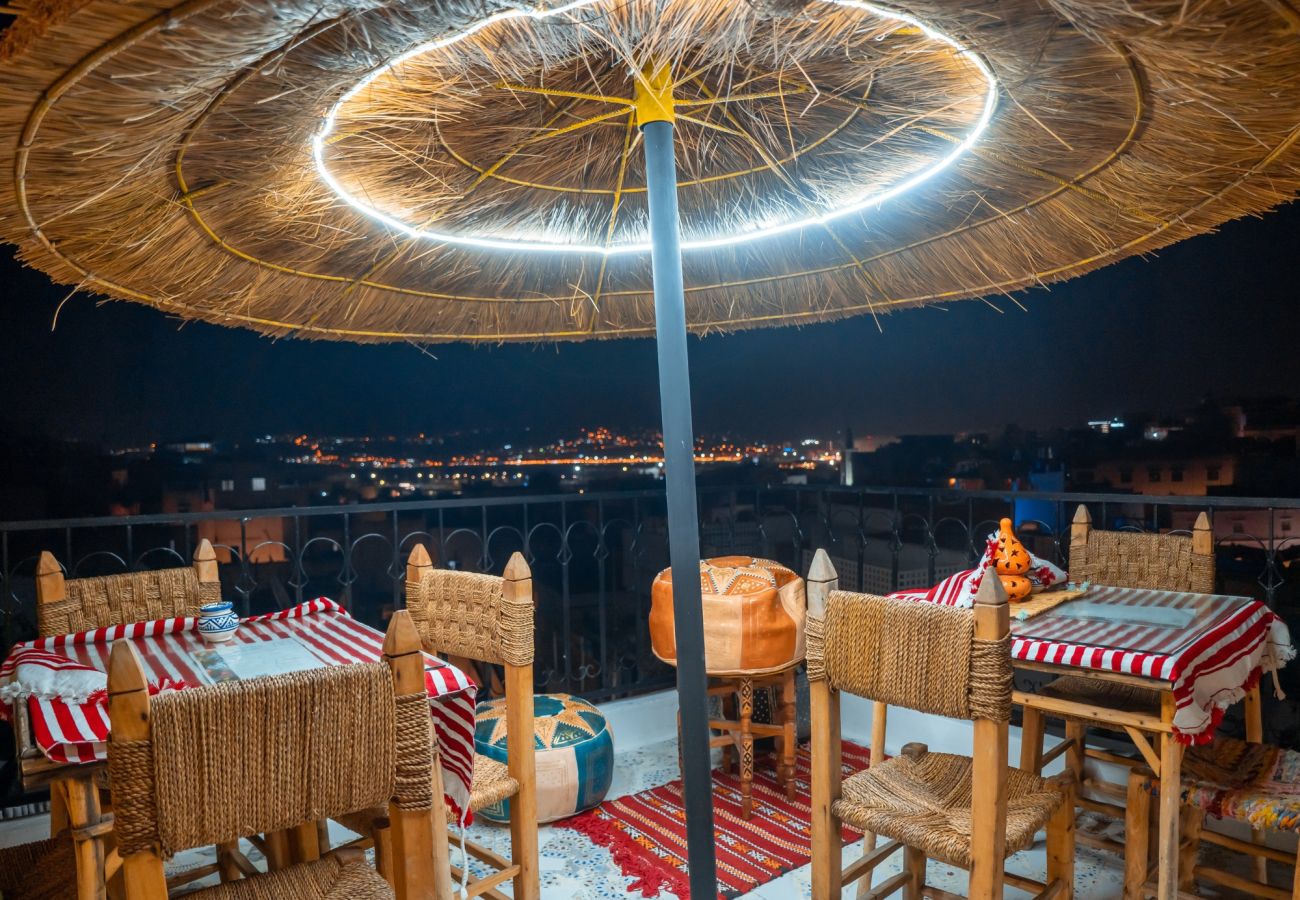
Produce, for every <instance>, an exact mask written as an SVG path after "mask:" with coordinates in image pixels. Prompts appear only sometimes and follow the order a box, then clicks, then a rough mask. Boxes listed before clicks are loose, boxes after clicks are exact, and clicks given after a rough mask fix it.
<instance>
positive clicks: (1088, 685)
mask: <svg viewBox="0 0 1300 900" xmlns="http://www.w3.org/2000/svg"><path fill="white" fill-rule="evenodd" d="M1039 693H1041V694H1042V695H1043V696H1045V697H1053V698H1055V699H1057V700H1071V701H1074V702H1076V703H1088V704H1091V705H1093V706H1102V707H1105V708H1106V709H1113V710H1118V711H1120V712H1131V713H1138V714H1141V715H1150V716H1159V715H1160V692H1159V691H1156V690H1153V689H1151V688H1144V687H1138V686H1137V685H1133V684H1117V683H1116V682H1113V681H1100V680H1094V679H1091V678H1082V677H1080V676H1078V675H1062V676H1061V677H1060V678H1057V679H1056V680H1055V681H1052V682H1051V683H1050V684H1047V685H1044V686H1043V688H1042V690H1040V691H1039ZM1065 718H1071V717H1070V716H1065Z"/></svg>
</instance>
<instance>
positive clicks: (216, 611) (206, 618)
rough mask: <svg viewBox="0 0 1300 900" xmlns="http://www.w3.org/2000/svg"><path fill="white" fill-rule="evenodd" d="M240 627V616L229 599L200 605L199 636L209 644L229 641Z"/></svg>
mask: <svg viewBox="0 0 1300 900" xmlns="http://www.w3.org/2000/svg"><path fill="white" fill-rule="evenodd" d="M238 627H239V616H238V615H236V614H235V610H234V607H233V606H232V604H231V602H230V601H229V600H220V601H218V602H216V603H205V604H204V605H203V606H200V607H199V637H201V638H203V640H205V641H207V642H208V643H209V644H219V643H221V642H223V641H228V640H230V638H231V637H232V636H233V635H234V633H235V629H236V628H238Z"/></svg>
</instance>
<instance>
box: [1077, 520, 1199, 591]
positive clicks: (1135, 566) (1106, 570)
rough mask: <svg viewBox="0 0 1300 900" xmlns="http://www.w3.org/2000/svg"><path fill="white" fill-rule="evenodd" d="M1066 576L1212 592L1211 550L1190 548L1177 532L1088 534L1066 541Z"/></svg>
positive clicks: (1141, 585)
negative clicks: (1076, 540) (1080, 540)
mask: <svg viewBox="0 0 1300 900" xmlns="http://www.w3.org/2000/svg"><path fill="white" fill-rule="evenodd" d="M1070 580H1071V581H1078V582H1085V581H1090V582H1093V583H1094V584H1112V585H1117V586H1119V587H1129V588H1145V589H1150V590H1162V591H1192V592H1195V593H1201V594H1209V593H1213V592H1214V554H1212V553H1211V554H1199V553H1194V552H1193V551H1192V539H1191V538H1190V537H1188V536H1186V535H1178V534H1143V533H1139V532H1126V531H1098V530H1096V529H1093V530H1090V531H1089V532H1088V541H1087V543H1086V544H1084V543H1074V544H1071V545H1070Z"/></svg>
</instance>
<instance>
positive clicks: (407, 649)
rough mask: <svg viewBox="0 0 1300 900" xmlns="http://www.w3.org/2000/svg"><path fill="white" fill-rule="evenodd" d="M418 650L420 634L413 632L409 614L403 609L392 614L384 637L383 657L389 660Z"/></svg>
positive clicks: (413, 624) (413, 625) (413, 626)
mask: <svg viewBox="0 0 1300 900" xmlns="http://www.w3.org/2000/svg"><path fill="white" fill-rule="evenodd" d="M419 649H420V633H419V632H418V631H416V630H415V623H414V622H412V621H411V614H410V613H409V612H407V611H406V610H404V609H399V610H397V612H395V613H393V618H392V619H390V620H389V622H388V631H387V633H386V634H385V635H384V656H387V657H389V658H390V659H391V658H394V657H398V656H405V655H406V654H408V653H415V652H417V651H418V650H419Z"/></svg>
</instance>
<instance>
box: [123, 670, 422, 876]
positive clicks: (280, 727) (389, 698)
mask: <svg viewBox="0 0 1300 900" xmlns="http://www.w3.org/2000/svg"><path fill="white" fill-rule="evenodd" d="M149 725H150V739H149V740H144V741H122V742H119V741H113V742H110V744H109V754H108V768H109V779H110V783H111V784H112V788H113V806H114V823H115V824H114V830H115V832H116V834H117V837H118V842H119V847H120V851H121V853H122V855H123V856H128V855H130V854H132V853H136V852H139V851H142V850H146V849H148V848H150V847H151V846H156V847H158V848H160V849H161V850H162V852H163V854H164V856H168V857H169V856H171V855H172V854H174V853H176V852H177V851H180V850H184V849H188V848H191V847H198V846H204V845H207V844H215V843H222V842H226V841H233V840H236V839H237V838H240V837H246V836H248V835H251V834H257V833H264V832H271V831H278V830H280V829H283V828H288V827H290V826H294V825H299V824H302V823H304V822H310V821H315V820H320V819H325V818H331V817H335V816H338V815H342V814H345V813H350V812H356V811H358V810H362V809H370V808H373V807H384V806H387V805H388V803H389V801H390V800H393V801H394V802H395V803H396V804H397V805H398V806H399V807H401V808H404V809H417V810H422V809H430V808H432V803H433V793H432V776H431V772H432V766H433V736H432V731H431V725H430V716H429V704H428V698H427V696H426V695H425V694H424V693H423V692H420V693H419V694H411V695H408V696H403V697H394V695H393V677H392V674H391V673H390V671H389V668H388V666H387V665H386V664H384V663H369V664H355V665H347V666H330V667H326V668H322V669H312V670H308V671H304V672H294V673H291V674H287V675H273V676H268V677H265V678H254V679H251V680H248V681H233V682H226V683H223V684H218V685H214V686H212V687H203V688H193V689H188V690H183V691H164V692H163V693H160V694H158V695H156V696H155V697H153V698H151V700H150V716H149Z"/></svg>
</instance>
